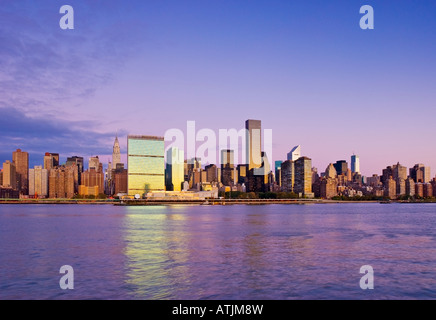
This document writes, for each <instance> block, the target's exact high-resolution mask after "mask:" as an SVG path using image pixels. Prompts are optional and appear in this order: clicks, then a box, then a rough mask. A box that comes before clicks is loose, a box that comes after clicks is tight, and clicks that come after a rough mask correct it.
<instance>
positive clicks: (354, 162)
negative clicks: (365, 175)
mask: <svg viewBox="0 0 436 320" xmlns="http://www.w3.org/2000/svg"><path fill="white" fill-rule="evenodd" d="M351 172H352V173H360V159H359V156H357V155H355V154H353V155H352V156H351Z"/></svg>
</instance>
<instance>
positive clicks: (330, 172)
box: [325, 163, 338, 179]
mask: <svg viewBox="0 0 436 320" xmlns="http://www.w3.org/2000/svg"><path fill="white" fill-rule="evenodd" d="M337 175H338V173H337V172H336V169H335V166H334V165H333V163H330V164H329V165H328V167H327V169H325V177H326V178H331V179H336V177H337Z"/></svg>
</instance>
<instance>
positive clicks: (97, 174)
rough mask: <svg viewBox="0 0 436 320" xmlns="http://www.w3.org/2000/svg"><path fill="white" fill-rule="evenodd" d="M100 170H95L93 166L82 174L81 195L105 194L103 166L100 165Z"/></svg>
mask: <svg viewBox="0 0 436 320" xmlns="http://www.w3.org/2000/svg"><path fill="white" fill-rule="evenodd" d="M99 168H100V169H95V167H94V166H93V167H91V168H90V169H89V170H86V171H85V172H83V173H82V183H81V184H80V186H79V194H80V195H84V196H88V195H98V194H102V193H104V172H103V170H102V165H101V164H99ZM90 190H91V191H90Z"/></svg>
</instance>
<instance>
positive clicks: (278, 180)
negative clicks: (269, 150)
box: [274, 160, 283, 187]
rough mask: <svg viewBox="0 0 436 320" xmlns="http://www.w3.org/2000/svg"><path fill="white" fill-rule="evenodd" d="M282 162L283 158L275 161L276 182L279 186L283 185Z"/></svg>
mask: <svg viewBox="0 0 436 320" xmlns="http://www.w3.org/2000/svg"><path fill="white" fill-rule="evenodd" d="M282 163H283V161H281V160H278V161H276V162H274V174H275V182H276V183H277V185H278V186H279V187H280V186H281V185H282Z"/></svg>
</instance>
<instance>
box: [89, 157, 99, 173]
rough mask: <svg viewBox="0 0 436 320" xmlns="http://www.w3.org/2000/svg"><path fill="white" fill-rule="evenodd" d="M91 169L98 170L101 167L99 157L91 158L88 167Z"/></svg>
mask: <svg viewBox="0 0 436 320" xmlns="http://www.w3.org/2000/svg"><path fill="white" fill-rule="evenodd" d="M88 167H89V169H95V170H98V169H99V167H100V159H99V158H98V156H96V157H91V158H90V159H89V165H88Z"/></svg>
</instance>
